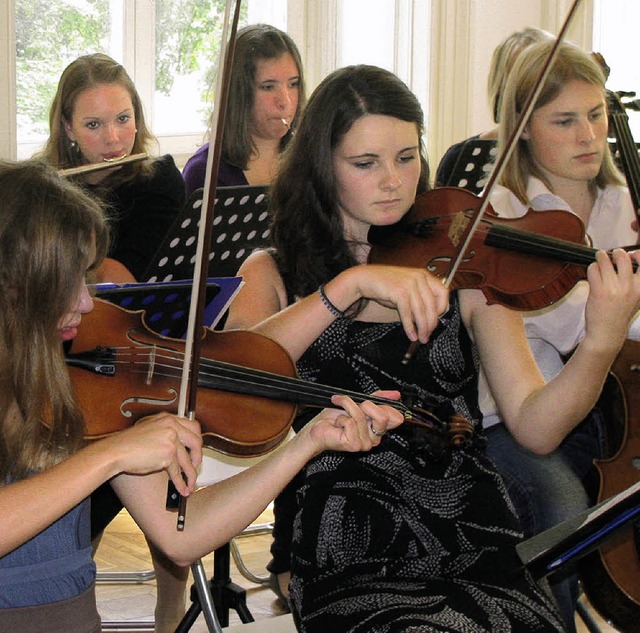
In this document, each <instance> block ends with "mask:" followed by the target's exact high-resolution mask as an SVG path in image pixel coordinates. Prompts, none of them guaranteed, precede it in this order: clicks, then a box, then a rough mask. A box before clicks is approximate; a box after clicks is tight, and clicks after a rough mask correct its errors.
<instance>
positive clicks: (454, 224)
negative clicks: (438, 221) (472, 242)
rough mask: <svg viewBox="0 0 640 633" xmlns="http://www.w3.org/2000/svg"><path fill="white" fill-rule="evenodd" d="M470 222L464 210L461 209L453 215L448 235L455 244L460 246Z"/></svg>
mask: <svg viewBox="0 0 640 633" xmlns="http://www.w3.org/2000/svg"><path fill="white" fill-rule="evenodd" d="M468 224H469V218H468V217H466V215H465V212H464V211H459V212H458V213H456V214H455V215H454V216H453V220H451V226H450V227H449V231H448V233H447V235H448V237H449V239H450V240H451V243H452V244H453V245H454V246H458V244H459V243H460V240H461V239H462V236H463V234H464V232H465V230H466V228H467V226H468Z"/></svg>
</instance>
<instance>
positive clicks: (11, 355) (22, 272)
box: [0, 161, 108, 482]
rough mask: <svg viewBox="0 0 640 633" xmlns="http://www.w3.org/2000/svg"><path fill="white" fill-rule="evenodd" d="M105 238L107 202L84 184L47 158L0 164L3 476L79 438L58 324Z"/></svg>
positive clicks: (55, 454) (45, 461)
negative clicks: (64, 174) (61, 173)
mask: <svg viewBox="0 0 640 633" xmlns="http://www.w3.org/2000/svg"><path fill="white" fill-rule="evenodd" d="M107 241H108V229H107V224H106V222H105V219H104V213H103V209H102V207H101V206H100V204H99V203H97V202H96V201H95V200H94V199H93V198H90V197H88V196H87V195H86V194H84V193H83V192H82V191H81V190H80V188H79V187H78V186H76V185H74V184H73V183H71V182H69V181H67V180H65V179H63V178H61V177H60V176H59V175H58V174H57V172H56V171H55V170H53V169H52V168H51V167H48V166H47V165H45V164H44V163H43V162H39V161H25V162H22V163H11V162H0V482H5V481H6V480H7V477H11V478H13V479H19V478H22V477H25V476H26V475H28V474H29V473H30V472H33V471H37V470H40V469H42V468H45V467H47V466H50V465H52V464H54V463H56V462H57V461H59V460H60V459H62V458H63V457H65V456H67V455H68V454H70V453H71V452H74V451H75V450H77V449H78V448H79V447H80V445H81V443H82V438H83V431H84V427H83V422H82V416H81V413H80V411H79V409H78V406H77V404H76V402H75V399H74V396H73V390H72V387H71V383H70V379H69V374H68V372H67V369H66V366H65V361H64V355H63V349H62V343H61V340H60V334H59V330H58V328H59V323H60V319H61V318H62V317H63V316H64V315H65V314H66V313H67V312H68V311H69V309H70V308H71V306H72V305H73V304H74V302H75V301H76V300H77V295H78V292H79V290H80V287H81V283H82V280H83V277H84V275H85V273H86V270H87V267H89V266H91V265H95V264H97V263H98V262H99V261H100V260H101V259H102V258H103V257H104V255H105V252H106V249H107ZM94 248H95V258H94ZM92 258H94V261H92Z"/></svg>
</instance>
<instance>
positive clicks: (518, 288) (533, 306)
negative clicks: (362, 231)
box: [369, 187, 597, 311]
mask: <svg viewBox="0 0 640 633" xmlns="http://www.w3.org/2000/svg"><path fill="white" fill-rule="evenodd" d="M480 203H481V200H480V198H478V197H477V196H476V195H474V194H473V193H471V192H470V191H467V190H466V189H459V188H457V187H439V188H437V189H433V190H431V191H427V192H426V193H423V194H421V195H419V196H418V197H417V198H416V201H415V205H414V206H413V207H412V209H411V210H410V211H409V212H408V213H407V214H406V215H405V217H404V218H403V219H402V220H401V221H400V222H399V223H398V224H396V225H393V226H391V227H373V228H372V229H370V231H369V242H370V243H371V244H372V248H371V252H370V256H369V262H370V263H373V264H391V265H397V266H413V267H420V268H422V267H426V269H427V270H428V271H429V272H431V273H433V274H435V275H437V276H438V277H441V278H444V277H445V275H446V274H447V272H448V271H449V268H450V265H451V261H452V259H453V258H454V257H455V256H456V255H457V254H458V250H459V242H460V236H461V235H462V233H463V232H464V230H465V228H466V226H467V223H468V222H469V220H470V218H471V216H472V215H473V214H474V213H475V212H476V210H477V208H478V206H479V205H480ZM596 252H597V249H594V248H591V247H589V246H587V244H586V233H585V227H584V224H583V222H582V220H580V218H579V217H578V216H576V215H574V214H573V213H570V212H569V211H561V210H551V211H533V210H530V211H529V212H527V213H526V214H525V215H524V216H522V217H520V218H501V217H499V216H498V215H497V214H496V213H495V211H494V210H493V209H492V208H491V206H490V205H489V206H488V208H487V210H486V212H485V214H484V217H483V218H482V220H481V223H480V225H479V227H478V229H477V230H476V231H475V232H474V234H473V236H472V239H471V242H470V245H469V247H468V248H467V250H466V252H465V257H464V258H463V259H462V261H461V263H460V265H459V267H458V269H457V271H456V274H455V276H454V278H453V280H452V282H451V285H450V287H451V288H453V289H456V288H478V289H480V290H482V292H483V293H484V295H485V297H486V298H487V301H488V302H489V303H499V304H501V305H505V306H507V307H510V308H513V309H516V310H525V311H529V310H539V309H541V308H544V307H546V306H549V305H552V304H553V303H555V302H556V301H558V300H559V299H561V298H562V297H563V296H565V295H566V294H567V293H568V292H569V291H570V290H571V289H572V288H573V286H575V284H576V283H577V282H578V281H580V280H581V279H585V278H586V269H587V267H588V266H589V264H591V263H592V262H594V261H595V260H596Z"/></svg>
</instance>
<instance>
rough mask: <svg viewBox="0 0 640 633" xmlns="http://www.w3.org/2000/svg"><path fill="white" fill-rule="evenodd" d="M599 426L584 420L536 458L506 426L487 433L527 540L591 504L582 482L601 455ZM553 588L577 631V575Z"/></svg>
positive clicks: (490, 451) (560, 580)
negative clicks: (566, 436)
mask: <svg viewBox="0 0 640 633" xmlns="http://www.w3.org/2000/svg"><path fill="white" fill-rule="evenodd" d="M596 426H597V425H596V424H595V422H594V421H593V420H591V419H590V420H587V421H585V422H584V423H582V424H581V425H579V426H578V427H577V428H576V430H575V431H574V432H573V433H571V434H570V435H569V436H568V438H567V440H565V442H563V444H562V446H561V447H560V448H559V449H558V450H556V451H554V452H553V453H551V454H549V455H536V454H534V453H531V452H530V451H528V450H527V449H525V448H523V447H522V446H520V444H518V443H517V442H516V440H515V439H514V438H513V436H512V435H511V433H510V432H509V431H508V429H507V428H506V427H505V425H504V424H497V425H495V426H492V427H490V428H488V429H487V454H488V455H489V457H490V458H491V460H492V461H493V462H494V464H495V465H496V467H497V469H498V471H499V472H500V474H501V475H502V477H503V479H504V481H505V484H506V486H507V492H508V493H509V497H510V498H511V501H512V502H513V505H514V506H515V509H516V513H517V514H518V517H519V518H520V523H521V527H522V530H523V532H524V535H525V538H530V537H532V536H535V535H536V534H538V533H539V532H542V531H544V530H546V529H548V528H551V527H553V526H554V525H556V524H557V523H560V522H562V521H565V520H566V519H569V518H571V517H573V516H575V515H576V514H579V513H580V512H583V511H584V510H586V509H587V508H588V507H589V506H590V505H591V503H590V501H589V497H588V495H587V493H586V491H585V488H584V486H583V484H582V477H583V476H584V474H585V473H586V470H587V469H588V468H589V467H590V465H591V463H592V460H593V459H595V458H597V457H599V456H600V455H599V443H598V437H597V433H596V432H595V428H596ZM549 585H550V588H551V591H552V592H553V595H554V596H555V598H556V601H557V602H558V607H559V608H560V612H561V614H562V617H563V619H564V621H565V626H566V628H567V631H569V632H573V631H575V630H576V628H575V607H576V601H577V599H578V576H577V574H570V575H566V574H565V575H564V576H558V577H551V578H550V579H549Z"/></svg>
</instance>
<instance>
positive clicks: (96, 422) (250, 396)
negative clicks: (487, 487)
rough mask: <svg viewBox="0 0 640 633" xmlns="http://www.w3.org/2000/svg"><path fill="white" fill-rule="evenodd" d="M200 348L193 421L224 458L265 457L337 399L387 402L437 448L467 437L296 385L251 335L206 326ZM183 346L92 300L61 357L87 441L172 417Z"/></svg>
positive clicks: (409, 413)
mask: <svg viewBox="0 0 640 633" xmlns="http://www.w3.org/2000/svg"><path fill="white" fill-rule="evenodd" d="M201 345H202V355H201V363H200V367H199V371H198V376H197V384H198V407H197V410H196V417H197V419H198V421H199V422H200V424H201V427H202V436H203V443H204V444H205V446H208V447H209V448H213V449H214V450H217V451H220V452H222V453H225V454H228V455H232V456H236V457H252V456H258V455H262V454H264V453H266V452H268V451H270V450H271V449H273V448H274V447H275V446H277V445H278V444H279V443H280V442H282V441H283V440H284V438H285V437H286V435H287V433H288V431H289V428H290V426H291V424H292V422H293V420H294V418H295V414H296V410H297V407H298V406H299V405H304V406H313V407H331V406H333V405H332V404H331V396H332V395H334V394H345V395H348V396H350V397H351V398H352V399H353V400H355V401H356V402H363V401H364V400H371V401H373V402H375V403H377V404H387V405H390V406H392V407H394V408H396V409H397V410H399V411H401V412H402V414H403V415H404V417H405V421H408V422H410V423H412V424H416V425H418V426H420V427H422V428H424V429H426V430H427V431H428V432H429V433H430V434H432V436H433V439H434V441H435V442H439V441H444V440H446V442H448V443H449V444H450V445H454V446H461V445H463V444H465V443H466V442H467V441H469V440H470V438H471V435H472V427H471V424H470V423H469V422H468V421H467V420H465V419H464V418H458V417H457V416H453V417H452V419H451V420H449V421H447V422H444V421H442V420H440V419H439V418H438V417H437V416H436V415H435V414H433V413H431V412H429V411H427V410H424V409H419V408H409V407H407V406H406V405H405V404H404V403H402V402H401V401H396V400H388V399H386V398H380V397H376V396H371V395H364V394H359V393H355V392H352V391H348V390H344V389H339V388H336V387H333V386H326V385H321V384H318V383H313V382H307V381H304V380H301V379H299V378H297V376H296V369H295V364H294V362H293V361H292V360H291V358H290V356H289V355H288V354H287V352H286V351H285V350H284V349H283V348H282V347H281V346H280V345H278V344H277V343H276V342H275V341H273V340H272V339H270V338H268V337H266V336H263V335H261V334H258V333H256V332H251V331H246V330H230V331H223V332H218V331H213V330H210V329H207V328H205V330H204V332H203V335H202V337H201ZM184 348H185V341H183V340H181V339H173V338H169V337H165V336H162V335H160V334H156V333H155V332H153V331H152V330H150V329H149V328H148V327H147V325H146V323H145V322H144V313H143V312H142V311H138V312H131V311H128V310H125V309H124V308H121V307H119V306H117V305H115V304H112V303H109V302H106V301H102V300H100V299H96V300H94V309H93V311H92V312H90V313H89V314H87V315H85V316H84V318H83V320H82V324H81V325H80V327H79V328H78V336H77V337H76V338H75V339H73V341H72V344H71V347H70V349H69V350H68V352H67V355H66V362H67V366H68V369H69V374H70V376H71V381H72V384H73V388H74V391H75V395H76V397H77V399H78V402H79V404H80V407H81V409H82V411H83V414H84V416H85V424H86V433H85V438H86V439H88V440H93V439H99V438H101V437H105V436H108V435H111V434H113V433H117V432H119V431H123V430H124V429H126V428H128V427H129V426H131V425H132V424H134V423H135V421H136V420H137V419H139V418H141V417H143V416H146V415H150V414H152V413H157V412H159V411H169V412H172V413H176V412H177V411H178V388H179V384H180V377H181V369H182V363H183V358H184Z"/></svg>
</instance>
